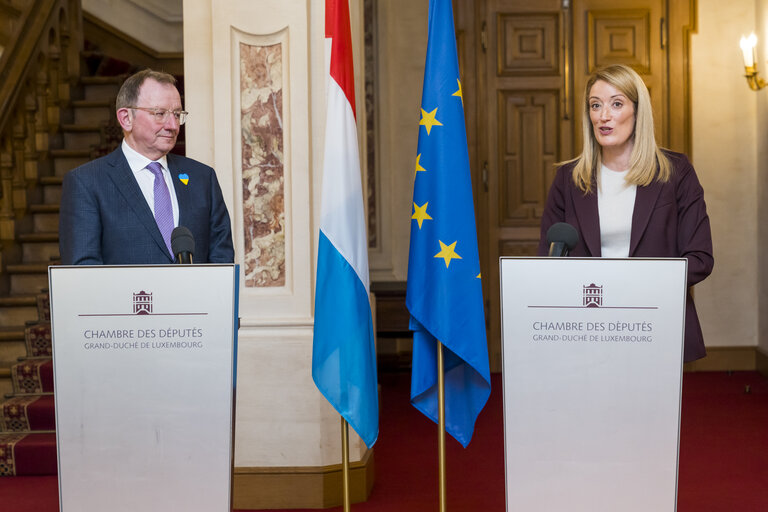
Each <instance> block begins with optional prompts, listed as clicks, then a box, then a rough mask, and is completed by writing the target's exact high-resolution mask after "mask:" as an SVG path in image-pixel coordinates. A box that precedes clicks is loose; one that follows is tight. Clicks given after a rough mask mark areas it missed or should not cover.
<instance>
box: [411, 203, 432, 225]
mask: <svg viewBox="0 0 768 512" xmlns="http://www.w3.org/2000/svg"><path fill="white" fill-rule="evenodd" d="M428 204H429V203H428V202H427V203H424V204H423V205H422V206H419V205H417V204H416V203H413V215H411V219H416V220H417V221H418V222H419V229H421V223H422V222H424V221H425V220H432V217H430V216H429V214H428V213H427V205H428Z"/></svg>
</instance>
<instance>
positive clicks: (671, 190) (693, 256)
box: [539, 150, 714, 362]
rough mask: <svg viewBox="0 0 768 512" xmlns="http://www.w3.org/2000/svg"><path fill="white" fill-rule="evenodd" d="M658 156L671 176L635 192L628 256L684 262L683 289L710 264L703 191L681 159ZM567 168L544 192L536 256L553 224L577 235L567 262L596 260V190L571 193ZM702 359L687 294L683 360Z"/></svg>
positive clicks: (706, 271)
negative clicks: (664, 160)
mask: <svg viewBox="0 0 768 512" xmlns="http://www.w3.org/2000/svg"><path fill="white" fill-rule="evenodd" d="M664 153H665V154H666V155H667V157H668V158H669V160H670V162H671V163H672V167H673V171H672V176H671V178H670V180H669V181H668V182H667V183H659V182H653V183H652V184H651V185H648V186H647V187H637V195H636V196H635V210H634V213H633V214H632V233H631V235H630V243H629V256H630V257H638V258H641V257H646V258H659V257H667V258H681V257H684V258H687V259H688V286H692V285H694V284H696V283H698V282H699V281H702V280H704V278H706V277H707V276H708V275H709V274H710V273H711V272H712V266H713V264H714V258H713V257H712V236H711V233H710V228H709V217H708V216H707V208H706V205H705V204H704V190H703V189H702V188H701V184H700V183H699V179H698V178H697V177H696V171H694V170H693V166H692V165H691V163H690V162H689V161H688V158H686V156H685V155H683V154H681V153H674V152H672V151H666V150H665V152H664ZM573 165H574V164H565V165H563V166H561V167H560V168H559V169H558V170H557V174H556V175H555V180H554V181H553V182H552V187H551V188H550V189H549V196H548V197H547V204H546V207H545V208H544V213H543V215H542V217H541V239H540V241H539V255H540V256H546V255H547V253H548V252H549V251H548V249H549V247H548V245H547V230H548V229H549V227H550V226H551V225H552V224H554V223H556V222H567V223H568V224H570V225H572V226H573V227H575V228H576V230H577V231H578V232H579V243H578V244H577V245H576V247H575V248H574V249H573V250H572V251H571V252H570V255H571V256H575V257H592V256H594V257H598V256H600V217H599V214H598V210H597V193H596V192H594V191H595V189H596V185H595V184H594V183H593V185H592V187H593V188H592V190H593V192H592V193H589V194H584V192H582V191H581V190H579V189H578V188H576V185H575V184H574V183H573V177H572V175H573V174H572V171H573ZM705 355H706V350H705V349H704V337H703V336H702V334H701V326H700V325H699V317H698V316H697V314H696V306H695V305H694V303H693V298H692V297H691V294H690V289H689V291H688V297H687V301H686V308H685V349H684V355H683V359H684V360H685V361H686V362H688V361H693V360H696V359H700V358H702V357H704V356H705Z"/></svg>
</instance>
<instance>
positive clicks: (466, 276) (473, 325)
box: [406, 0, 491, 447]
mask: <svg viewBox="0 0 768 512" xmlns="http://www.w3.org/2000/svg"><path fill="white" fill-rule="evenodd" d="M411 211H412V216H411V219H412V221H411V247H410V254H409V258H408V291H407V294H406V305H407V306H408V311H410V313H411V320H410V327H411V330H412V331H414V332H413V365H412V366H413V370H412V371H413V373H412V376H411V403H412V404H413V405H414V406H415V407H416V408H417V409H419V410H420V411H421V412H422V413H424V414H425V415H426V416H428V417H429V418H431V419H432V420H433V421H435V422H437V413H438V401H437V399H438V389H437V350H436V347H437V342H438V341H440V342H441V343H442V344H443V349H444V355H445V357H444V373H445V428H446V431H447V432H448V433H449V434H451V435H452V436H453V437H454V438H455V439H456V440H457V441H459V442H460V443H461V444H462V445H464V446H465V447H466V446H467V444H469V442H470V440H471V439H472V433H473V431H474V428H475V420H476V419H477V416H478V414H480V411H481V410H482V409H483V407H484V406H485V403H486V401H487V400H488V396H489V395H490V393H491V375H490V371H489V367H488V347H487V345H486V340H485V316H484V311H483V290H482V284H481V282H480V258H479V255H478V250H477V231H476V228H475V207H474V203H473V199H472V180H471V176H470V173H469V153H468V151H467V133H466V129H465V127H464V98H463V95H462V89H461V81H460V77H459V62H458V58H457V55H456V38H455V35H454V28H453V11H452V8H451V0H430V2H429V40H428V44H427V62H426V69H425V71H424V88H423V91H422V96H421V121H420V123H419V144H418V150H417V156H416V170H415V182H414V186H413V208H412V210H411Z"/></svg>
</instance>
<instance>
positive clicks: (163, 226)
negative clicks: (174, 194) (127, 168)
mask: <svg viewBox="0 0 768 512" xmlns="http://www.w3.org/2000/svg"><path fill="white" fill-rule="evenodd" d="M147 169H149V170H150V171H151V172H152V174H154V175H155V188H154V195H155V222H157V227H158V228H160V233H161V234H162V235H163V240H165V246H166V247H167V248H168V254H173V251H172V250H171V232H172V231H173V206H171V194H170V193H169V192H168V186H167V185H166V184H165V178H164V177H163V166H162V165H160V162H151V163H150V164H149V165H147Z"/></svg>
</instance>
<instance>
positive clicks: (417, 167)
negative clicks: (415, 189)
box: [413, 153, 426, 176]
mask: <svg viewBox="0 0 768 512" xmlns="http://www.w3.org/2000/svg"><path fill="white" fill-rule="evenodd" d="M419 160H421V153H419V154H418V155H416V172H414V173H413V175H414V176H416V173H417V172H419V171H424V172H426V169H425V168H423V167H422V166H421V164H420V163H419Z"/></svg>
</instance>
